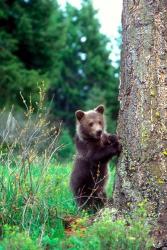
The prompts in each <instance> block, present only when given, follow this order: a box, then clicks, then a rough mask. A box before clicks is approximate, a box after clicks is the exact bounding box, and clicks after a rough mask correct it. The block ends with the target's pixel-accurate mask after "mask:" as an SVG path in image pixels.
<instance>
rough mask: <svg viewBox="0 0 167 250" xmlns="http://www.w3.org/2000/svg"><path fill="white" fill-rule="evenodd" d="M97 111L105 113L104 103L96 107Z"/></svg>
mask: <svg viewBox="0 0 167 250" xmlns="http://www.w3.org/2000/svg"><path fill="white" fill-rule="evenodd" d="M95 111H97V112H98V113H100V114H103V113H104V106H103V105H99V106H97V108H95Z"/></svg>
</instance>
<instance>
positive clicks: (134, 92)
mask: <svg viewBox="0 0 167 250" xmlns="http://www.w3.org/2000/svg"><path fill="white" fill-rule="evenodd" d="M122 25H123V50H122V60H121V61H122V65H121V85H120V96H119V98H120V113H119V121H118V134H119V135H120V137H121V138H122V144H123V153H122V155H121V157H120V160H119V163H118V169H117V179H116V184H115V191H114V203H115V206H116V207H117V208H119V209H120V210H128V209H131V208H133V207H134V204H135V203H136V202H138V201H142V200H143V199H145V200H147V202H148V204H149V208H150V213H155V214H156V215H157V216H158V224H157V225H159V226H160V227H161V230H160V231H159V236H160V237H159V238H160V239H161V242H160V243H159V245H162V244H165V243H164V242H162V238H163V237H162V236H163V234H165V230H166V229H165V226H166V228H167V0H123V15H122ZM166 233H167V232H166ZM166 244H167V238H166Z"/></svg>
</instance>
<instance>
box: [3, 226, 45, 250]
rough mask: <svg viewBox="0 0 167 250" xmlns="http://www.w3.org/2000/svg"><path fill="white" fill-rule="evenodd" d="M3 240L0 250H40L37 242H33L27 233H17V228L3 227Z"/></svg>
mask: <svg viewBox="0 0 167 250" xmlns="http://www.w3.org/2000/svg"><path fill="white" fill-rule="evenodd" d="M3 234H4V239H3V240H2V241H1V242H0V249H1V250H18V249H19V250H30V249H31V250H40V249H42V248H40V247H39V246H38V244H37V242H35V241H33V240H32V239H31V238H30V237H29V235H28V233H27V232H19V229H18V227H11V226H9V225H5V226H4V227H3Z"/></svg>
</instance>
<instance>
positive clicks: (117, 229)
mask: <svg viewBox="0 0 167 250" xmlns="http://www.w3.org/2000/svg"><path fill="white" fill-rule="evenodd" d="M116 213H117V211H116V210H114V209H108V208H106V209H104V210H103V211H102V212H101V214H100V216H99V217H98V218H97V219H96V220H95V221H94V223H93V224H92V225H91V226H90V227H88V228H87V229H86V230H85V233H84V234H83V233H81V232H82V231H83V230H82V229H81V231H80V233H79V232H78V235H77V234H76V235H73V236H71V237H70V238H68V239H67V240H66V242H65V247H66V248H67V249H82V250H95V249H96V250H102V249H106V250H109V249H112V250H121V249H122V250H124V249H128V250H140V249H151V247H152V244H153V241H152V239H151V238H150V236H149V232H150V226H149V224H148V223H147V213H146V210H145V208H144V207H143V206H139V207H138V208H137V209H136V211H134V213H133V214H132V217H129V216H127V217H126V218H118V219H116ZM79 235H80V236H81V235H82V237H79Z"/></svg>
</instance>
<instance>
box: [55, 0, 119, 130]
mask: <svg viewBox="0 0 167 250" xmlns="http://www.w3.org/2000/svg"><path fill="white" fill-rule="evenodd" d="M96 14H97V12H96V11H95V10H94V8H93V5H92V3H91V1H83V2H82V6H81V9H77V8H75V7H73V6H71V5H70V4H67V6H66V10H65V17H64V18H65V23H66V28H67V34H66V46H65V48H64V49H63V51H62V68H61V77H62V79H61V81H59V82H58V81H57V84H56V85H53V86H52V90H51V93H52V94H54V104H55V107H56V109H55V114H56V115H57V116H58V117H61V118H62V120H64V121H65V123H66V124H67V125H68V126H69V127H70V128H73V127H74V111H75V110H76V109H79V108H82V109H84V108H92V107H94V106H95V103H92V102H91V100H90V99H92V96H93V97H96V98H94V99H96V101H95V102H96V103H99V102H100V101H102V100H103V102H105V104H106V106H109V105H110V104H111V106H112V107H116V108H115V109H114V108H113V109H112V116H113V118H114V119H115V118H116V115H117V112H118V101H117V95H118V78H116V77H115V75H114V74H115V69H114V67H113V66H112V65H111V61H110V59H109V56H110V50H108V49H107V45H108V42H109V40H108V39H107V37H106V36H105V35H103V34H101V32H100V24H99V22H98V19H97V17H96ZM97 92H98V93H99V95H96V94H97ZM100 93H103V94H102V95H100ZM98 97H99V99H98ZM108 111H110V110H108ZM110 120H111V119H110ZM110 127H112V126H110Z"/></svg>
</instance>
